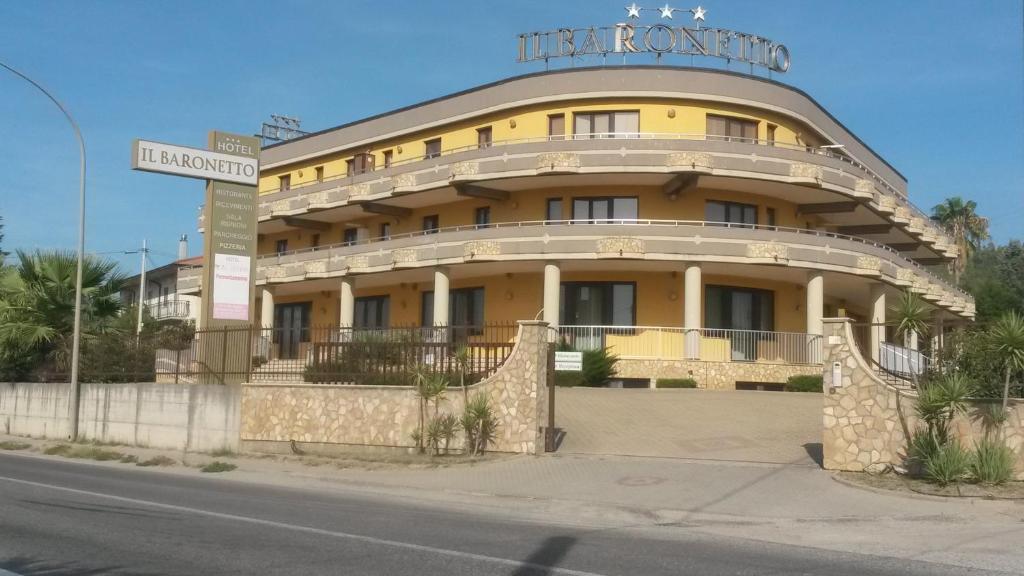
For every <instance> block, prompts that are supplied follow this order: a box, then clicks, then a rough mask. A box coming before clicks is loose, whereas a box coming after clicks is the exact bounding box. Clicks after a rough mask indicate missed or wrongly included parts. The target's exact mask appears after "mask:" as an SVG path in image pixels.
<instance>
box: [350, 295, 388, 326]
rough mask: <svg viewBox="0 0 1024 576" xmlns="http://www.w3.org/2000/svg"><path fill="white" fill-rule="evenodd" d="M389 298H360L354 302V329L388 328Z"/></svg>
mask: <svg viewBox="0 0 1024 576" xmlns="http://www.w3.org/2000/svg"><path fill="white" fill-rule="evenodd" d="M390 308H391V298H390V297H388V296H360V297H358V298H356V300H355V318H354V319H353V326H354V327H355V328H370V329H381V328H387V327H388V326H390V312H391V311H390Z"/></svg>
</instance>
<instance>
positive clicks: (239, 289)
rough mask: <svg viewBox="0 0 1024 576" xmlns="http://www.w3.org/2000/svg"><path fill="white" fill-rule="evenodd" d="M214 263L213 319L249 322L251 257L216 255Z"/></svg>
mask: <svg viewBox="0 0 1024 576" xmlns="http://www.w3.org/2000/svg"><path fill="white" fill-rule="evenodd" d="M213 262H214V264H213V266H214V268H213V318H214V319H215V320H248V319H249V285H250V282H249V271H250V270H251V268H250V259H249V257H248V256H236V255H234V254H215V255H214V260H213Z"/></svg>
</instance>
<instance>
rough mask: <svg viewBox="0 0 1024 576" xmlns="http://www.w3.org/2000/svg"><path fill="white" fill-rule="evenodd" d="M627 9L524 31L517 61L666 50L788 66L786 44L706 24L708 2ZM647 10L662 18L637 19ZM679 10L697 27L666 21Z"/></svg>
mask: <svg viewBox="0 0 1024 576" xmlns="http://www.w3.org/2000/svg"><path fill="white" fill-rule="evenodd" d="M624 8H625V10H626V20H627V21H626V22H620V23H618V24H614V25H612V26H595V27H590V28H560V29H558V30H552V31H548V32H531V33H527V34H520V35H519V58H518V61H519V62H533V61H537V60H543V61H544V62H545V63H547V62H549V61H550V60H552V59H554V58H582V57H586V56H601V57H603V58H607V57H608V56H609V55H621V56H622V57H623V59H625V56H626V55H627V54H632V53H648V54H655V55H656V57H657V61H658V62H659V63H660V62H661V58H662V56H664V55H685V56H691V57H692V56H706V57H712V58H721V59H724V60H726V61H727V62H742V63H745V64H748V65H750V70H751V73H753V70H754V67H755V66H758V67H762V68H766V69H768V70H769V71H771V72H786V71H787V70H789V64H790V56H789V49H788V48H786V45H785V44H782V43H780V42H774V41H772V40H769V39H767V38H765V37H763V36H760V35H757V34H749V33H746V32H735V31H733V30H726V29H724V28H705V27H704V26H702V24H703V23H704V21H705V17H706V16H707V13H708V10H707V9H706V8H704V7H703V6H700V5H698V6H697V7H696V8H673V7H672V6H670V5H669V4H667V3H666V4H665V5H664V6H661V7H658V8H643V7H641V6H637V4H636V2H631V3H630V5H629V6H625V7H624ZM644 12H649V13H657V14H658V16H659V20H658V23H656V24H647V25H641V24H640V23H639V22H638V21H639V20H640V19H641V15H642V13H644ZM677 13H689V14H690V15H691V16H692V17H693V22H694V26H695V27H693V28H690V27H687V26H677V25H675V24H672V25H670V24H668V23H666V22H665V20H672V21H674V20H675V18H674V17H673V15H674V14H677ZM623 61H625V60H623ZM691 61H692V59H691Z"/></svg>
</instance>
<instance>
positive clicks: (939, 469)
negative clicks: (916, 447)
mask: <svg viewBox="0 0 1024 576" xmlns="http://www.w3.org/2000/svg"><path fill="white" fill-rule="evenodd" d="M970 467H971V454H970V453H969V452H967V451H966V450H964V449H963V447H962V446H960V443H959V442H957V441H956V440H950V441H949V442H947V443H946V444H943V445H942V446H939V447H938V449H937V450H936V451H935V453H934V454H932V455H931V457H930V458H928V460H926V461H925V465H924V474H925V478H927V479H928V480H931V481H932V482H935V483H936V484H938V485H940V486H947V485H949V484H953V483H955V482H960V481H961V480H963V479H964V478H965V477H966V476H967V473H968V472H969V471H970Z"/></svg>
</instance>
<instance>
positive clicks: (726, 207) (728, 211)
mask: <svg viewBox="0 0 1024 576" xmlns="http://www.w3.org/2000/svg"><path fill="white" fill-rule="evenodd" d="M704 221H705V222H729V223H733V224H750V225H756V224H757V206H754V205H753V204H737V203H735V202H719V201H717V200H708V202H707V204H705V205H704Z"/></svg>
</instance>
